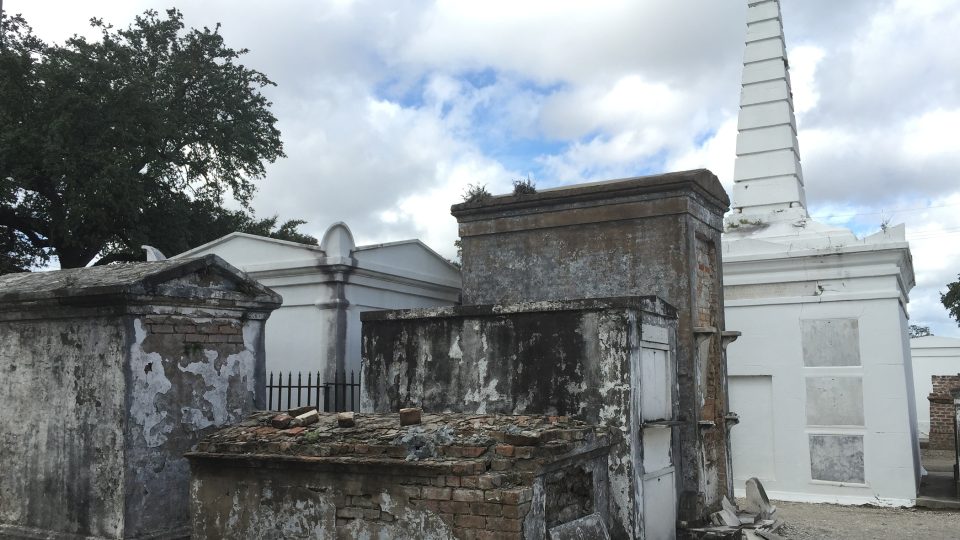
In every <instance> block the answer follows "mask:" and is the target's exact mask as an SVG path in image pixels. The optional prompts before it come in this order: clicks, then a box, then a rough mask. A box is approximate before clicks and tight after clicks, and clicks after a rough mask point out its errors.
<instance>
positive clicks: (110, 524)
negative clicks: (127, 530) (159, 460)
mask: <svg viewBox="0 0 960 540" xmlns="http://www.w3.org/2000/svg"><path fill="white" fill-rule="evenodd" d="M124 343H125V336H124V332H123V329H122V326H121V324H120V318H119V317H91V318H85V319H62V320H50V321H42V322H38V321H32V320H28V321H17V322H7V323H2V324H0V344H2V345H0V381H2V383H0V405H2V413H0V449H2V451H0V537H3V536H5V535H6V534H9V535H11V536H12V537H15V538H16V537H23V536H25V535H26V534H28V533H30V532H31V531H33V530H39V529H45V530H57V531H62V532H65V533H70V534H77V535H90V536H96V537H106V538H117V537H118V535H119V534H120V533H121V531H122V530H123V526H124V516H123V492H122V485H121V483H120V482H119V481H118V479H120V478H122V477H123V462H124V457H125V456H124V451H123V427H122V426H123V417H124V399H123V396H124V375H123V361H124V356H125V351H124Z"/></svg>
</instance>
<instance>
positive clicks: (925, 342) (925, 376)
mask: <svg viewBox="0 0 960 540" xmlns="http://www.w3.org/2000/svg"><path fill="white" fill-rule="evenodd" d="M910 352H911V355H912V356H913V383H914V397H915V400H916V404H917V427H918V435H919V437H920V439H921V440H926V439H927V438H928V437H929V435H930V402H929V401H928V400H927V396H929V395H930V392H932V391H933V384H932V382H931V379H930V378H931V377H932V376H934V375H958V374H960V339H958V338H948V337H940V336H927V337H921V338H914V339H911V340H910Z"/></svg>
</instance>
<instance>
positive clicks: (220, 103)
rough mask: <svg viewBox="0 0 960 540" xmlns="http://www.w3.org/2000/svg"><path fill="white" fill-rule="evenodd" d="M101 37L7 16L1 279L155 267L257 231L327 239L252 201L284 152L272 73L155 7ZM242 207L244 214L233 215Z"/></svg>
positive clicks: (2, 68)
mask: <svg viewBox="0 0 960 540" xmlns="http://www.w3.org/2000/svg"><path fill="white" fill-rule="evenodd" d="M91 24H92V25H93V26H94V27H95V28H97V29H98V30H99V31H100V38H99V40H96V41H92V40H87V39H86V38H84V37H81V36H74V37H72V38H70V39H68V40H67V41H66V42H65V43H64V44H63V45H48V44H47V43H44V42H43V41H42V40H40V39H39V38H38V37H36V36H35V35H34V34H33V33H32V30H31V29H30V27H29V26H28V25H27V23H26V21H25V20H24V19H23V18H22V17H20V16H13V17H8V16H6V15H4V16H3V19H2V29H3V42H2V47H0V250H2V251H0V272H3V271H5V270H6V271H12V270H16V269H24V268H27V267H30V266H32V265H38V264H42V263H44V262H45V261H47V260H49V259H50V258H51V257H56V258H57V259H59V263H60V266H61V267H63V268H72V267H79V266H85V265H87V264H88V263H89V262H90V261H92V260H94V259H95V258H97V257H100V260H101V261H103V262H108V261H110V260H131V259H142V257H143V256H142V253H141V250H140V245H141V244H150V245H153V246H155V247H157V248H159V249H161V251H166V252H167V253H168V254H170V253H177V252H180V251H183V250H185V249H189V248H190V247H194V246H196V245H198V244H201V243H203V242H206V241H209V240H211V239H213V238H216V237H217V236H220V235H222V234H226V233H229V232H232V231H233V230H244V231H247V232H254V233H257V234H263V233H267V234H270V235H273V236H279V237H281V238H287V239H293V240H296V241H306V242H309V243H316V239H314V238H312V237H309V236H306V235H301V234H300V233H298V232H297V230H296V229H297V226H298V225H300V224H302V223H303V222H302V221H299V220H292V221H287V222H285V223H283V224H281V225H279V228H277V217H276V216H274V217H272V218H268V219H261V220H257V219H255V218H254V217H253V216H252V210H251V208H250V201H251V198H252V196H253V193H254V191H255V185H254V181H255V180H258V179H260V178H262V177H263V176H264V172H265V170H264V164H265V163H266V162H273V161H275V160H276V159H277V158H280V157H283V156H284V154H283V145H282V143H281V140H280V132H279V131H278V129H277V128H276V125H275V124H276V118H275V117H274V116H273V114H272V113H271V112H270V110H269V107H270V105H271V104H270V102H269V101H268V100H267V98H266V97H265V96H264V95H263V94H262V93H261V90H262V89H263V88H264V87H267V86H270V85H273V84H274V83H273V82H272V81H270V80H269V79H268V78H267V77H266V75H264V74H263V73H260V72H259V71H256V70H254V69H250V68H247V67H245V66H243V65H242V64H240V63H239V61H238V59H239V58H240V57H241V55H243V54H245V53H246V52H247V51H246V50H245V49H232V48H230V47H227V46H226V45H225V44H224V40H223V38H222V36H221V35H220V33H219V25H217V26H216V27H215V28H214V29H210V28H206V27H205V28H203V29H200V30H198V29H190V30H184V24H183V16H182V14H181V13H180V12H179V11H177V10H175V9H171V10H168V11H167V12H166V16H162V15H160V14H159V13H157V12H155V11H147V12H145V13H144V14H143V15H142V16H139V17H137V18H136V20H135V21H134V23H133V24H132V25H130V26H129V27H128V28H126V29H115V28H113V27H112V26H110V25H107V24H105V23H103V22H102V21H100V20H97V19H93V20H91ZM230 200H233V201H236V203H238V204H237V205H236V206H237V207H238V209H237V210H227V209H225V208H224V207H223V205H224V203H225V202H228V201H230Z"/></svg>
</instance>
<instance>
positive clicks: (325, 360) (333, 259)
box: [172, 224, 460, 382]
mask: <svg viewBox="0 0 960 540" xmlns="http://www.w3.org/2000/svg"><path fill="white" fill-rule="evenodd" d="M322 245H323V246H325V247H326V251H325V250H324V249H323V248H322V247H319V246H308V245H304V244H297V243H294V242H285V241H282V240H275V239H271V238H264V237H257V236H253V235H248V234H241V233H234V234H231V235H227V236H225V237H223V238H220V239H218V240H215V241H213V242H210V243H209V244H206V245H204V246H200V247H198V248H196V249H194V250H191V251H188V252H185V253H181V254H179V255H176V256H174V257H172V258H183V257H196V256H200V255H205V254H208V253H215V254H217V255H219V256H221V257H222V258H224V259H225V260H226V261H227V262H229V263H230V264H233V265H234V266H236V267H237V268H239V269H241V270H243V271H245V272H247V273H248V274H249V275H250V276H251V277H253V278H254V279H256V280H257V281H259V282H261V283H263V284H264V285H266V286H267V287H270V288H271V289H273V290H274V291H276V292H277V293H279V294H280V295H281V296H282V297H283V305H282V306H281V307H280V309H278V310H276V311H274V312H273V315H272V316H271V318H270V320H269V321H268V322H267V329H266V353H267V354H266V357H267V362H266V363H267V372H268V373H270V372H273V373H275V374H279V373H281V372H282V373H283V374H284V380H286V376H287V374H288V373H291V372H292V373H293V377H294V380H296V374H297V373H298V372H301V371H302V372H304V377H305V376H306V373H307V372H312V373H314V374H316V372H318V371H319V372H320V373H328V374H329V373H331V372H332V370H333V369H334V368H335V358H336V354H337V353H336V350H337V342H338V339H339V338H338V337H337V335H338V332H337V325H338V324H339V322H338V321H339V319H338V310H340V309H343V310H344V311H345V313H346V320H345V323H346V332H345V336H346V337H345V342H344V343H343V344H342V347H343V350H344V351H345V358H344V360H345V362H344V364H345V369H346V374H347V377H348V378H349V374H350V372H351V371H355V372H357V373H358V374H359V369H360V330H361V323H360V313H361V312H363V311H368V310H381V309H406V308H416V307H435V306H447V305H452V304H455V303H456V302H457V301H458V298H459V291H460V274H459V271H457V270H456V269H455V268H453V267H451V266H450V265H449V264H448V263H447V262H446V261H445V260H444V259H443V258H442V257H441V256H439V255H437V254H436V253H435V252H434V251H432V250H431V249H430V248H429V247H427V246H425V245H424V244H422V243H420V242H419V241H415V240H413V241H403V242H393V243H388V244H376V245H370V246H354V245H353V238H352V234H351V233H350V232H349V229H348V228H347V227H346V226H345V225H343V224H334V225H333V226H331V227H330V229H328V231H327V234H325V235H324V243H323V244H322ZM339 287H342V292H343V298H342V299H339V298H338V288H339ZM344 306H345V307H344ZM341 335H343V334H342V333H341ZM325 378H326V377H325ZM305 381H306V379H304V382H305Z"/></svg>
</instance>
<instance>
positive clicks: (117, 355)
mask: <svg viewBox="0 0 960 540" xmlns="http://www.w3.org/2000/svg"><path fill="white" fill-rule="evenodd" d="M279 305H280V297H279V296H278V295H276V294H275V293H273V292H272V291H270V290H269V289H266V288H264V287H263V286H261V285H260V284H258V283H257V282H255V281H252V280H250V279H248V278H247V277H246V276H245V275H244V274H242V273H240V272H239V271H237V270H236V269H235V268H233V267H231V266H229V265H228V264H226V263H225V262H224V261H223V260H222V259H220V258H218V257H215V256H208V257H204V258H201V259H194V260H181V261H165V262H152V263H133V264H121V265H109V266H101V267H93V268H82V269H74V270H60V271H54V272H37V273H25V274H9V275H5V276H0V374H2V375H0V377H2V381H3V382H2V384H0V410H2V411H3V413H2V414H0V537H13V538H71V539H72V538H180V537H183V536H184V535H188V534H189V532H190V531H189V522H188V496H187V495H188V484H189V465H188V463H187V461H186V459H185V458H184V457H183V454H184V452H186V451H188V450H189V449H190V448H191V447H192V446H193V445H194V444H195V443H196V442H197V441H198V440H199V439H200V437H201V436H202V435H204V434H206V433H209V432H210V431H211V430H212V429H214V428H216V427H218V426H222V425H225V424H229V423H234V422H238V421H241V420H242V419H244V418H245V417H246V416H247V415H248V414H249V413H250V412H251V411H252V410H254V409H255V408H262V407H263V406H264V403H263V397H264V396H263V391H264V386H263V385H264V381H263V372H264V355H263V350H264V343H263V329H264V323H265V321H266V318H267V316H268V315H269V313H270V312H271V311H272V310H273V309H275V308H276V307H278V306H279Z"/></svg>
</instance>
